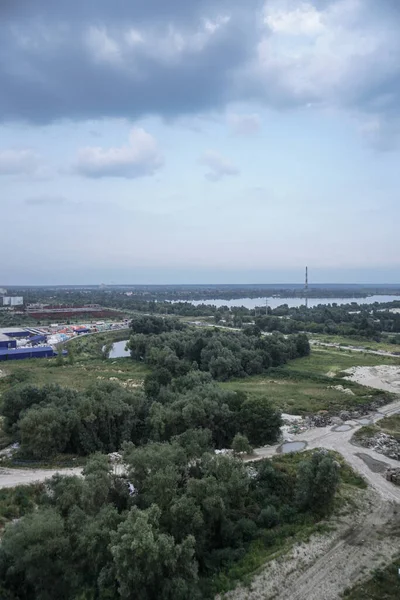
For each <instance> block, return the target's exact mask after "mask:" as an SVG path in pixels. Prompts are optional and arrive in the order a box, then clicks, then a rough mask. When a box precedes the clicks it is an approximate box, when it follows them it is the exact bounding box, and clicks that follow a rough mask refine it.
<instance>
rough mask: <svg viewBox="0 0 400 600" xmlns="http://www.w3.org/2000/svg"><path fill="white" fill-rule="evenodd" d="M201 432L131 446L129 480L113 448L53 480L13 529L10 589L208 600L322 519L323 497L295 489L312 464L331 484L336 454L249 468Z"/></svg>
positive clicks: (4, 583) (2, 565)
mask: <svg viewBox="0 0 400 600" xmlns="http://www.w3.org/2000/svg"><path fill="white" fill-rule="evenodd" d="M193 435H194V436H195V437H196V438H197V442H196V443H195V444H194V445H191V444H189V443H188V436H186V437H185V436H184V435H182V436H180V437H179V438H176V439H175V440H174V441H173V442H171V443H163V444H161V443H150V444H147V445H146V446H143V447H140V448H136V447H134V446H133V445H132V444H126V448H125V455H124V462H125V464H126V465H127V467H128V472H127V474H126V475H125V476H123V477H116V476H113V475H111V473H110V466H109V464H108V459H107V457H105V456H104V455H95V456H94V457H93V458H92V459H91V460H90V461H89V462H88V463H87V466H86V467H85V469H84V472H83V477H82V478H80V477H62V476H60V475H57V476H55V477H53V479H52V480H51V481H50V482H49V483H48V484H47V486H46V488H44V493H43V497H42V501H41V505H40V506H39V508H38V509H37V510H35V511H33V512H31V513H30V514H28V515H27V516H26V517H23V518H22V519H21V520H20V521H18V522H16V523H15V524H12V525H11V524H10V525H8V526H7V527H6V531H5V533H4V537H3V540H2V544H1V545H0V591H1V594H2V596H1V597H2V598H5V599H6V598H8V599H9V600H19V599H21V600H22V599H23V600H36V599H39V600H52V599H53V598H60V599H61V600H77V599H83V600H89V599H90V600H92V599H94V598H97V599H98V600H123V599H126V600H128V599H130V598H135V599H138V600H159V599H164V600H175V599H180V600H187V599H188V598H193V599H198V600H200V598H207V597H210V596H211V595H212V594H213V593H214V591H215V589H216V588H215V585H211V582H212V581H213V580H214V579H215V577H216V576H217V575H220V576H221V575H222V573H228V572H229V578H230V579H229V580H231V579H234V578H235V577H240V576H242V575H243V574H244V573H248V572H249V571H250V570H251V569H252V568H253V569H254V568H256V567H257V566H258V564H259V561H261V560H262V557H265V555H266V553H268V552H271V551H273V550H274V549H276V548H277V547H279V545H280V544H282V543H284V542H285V540H287V539H288V537H291V536H294V535H296V534H297V533H298V532H300V531H303V529H304V527H305V526H306V527H309V525H307V524H308V523H311V522H315V518H316V517H317V518H318V516H319V514H320V510H319V509H320V505H319V504H318V503H317V504H314V503H304V502H303V503H302V505H301V506H300V505H299V502H298V497H299V492H298V493H297V494H296V493H295V487H296V482H297V481H302V484H304V481H305V475H304V473H307V476H308V474H309V472H311V471H312V472H314V474H315V475H316V477H317V478H318V481H319V483H320V484H322V485H324V482H325V481H326V480H327V479H329V477H327V475H326V471H327V470H328V471H329V468H328V469H327V468H326V465H327V464H328V463H327V461H328V460H329V456H324V457H323V458H322V459H321V458H320V457H319V455H318V453H316V454H314V455H305V456H303V457H302V460H301V461H299V460H298V459H297V458H296V459H294V458H290V457H289V458H287V457H281V458H280V461H281V462H276V463H274V462H271V461H268V460H265V461H261V462H259V463H255V464H254V465H253V466H252V467H251V469H249V467H248V466H246V465H245V464H243V462H242V461H239V460H237V459H235V458H233V457H229V456H223V455H218V456H216V455H214V454H211V453H203V451H202V446H204V445H206V444H207V443H208V442H209V434H208V435H207V434H205V435H203V433H202V432H201V431H196V432H194V434H193ZM181 442H182V443H181ZM196 447H197V451H196ZM298 485H299V484H297V486H298ZM314 491H315V490H314ZM330 492H331V493H333V488H332V487H330ZM315 498H316V495H315V493H314V494H313V499H315ZM326 499H327V497H326V495H325V500H326ZM27 510H28V512H29V510H31V509H30V508H29V509H27ZM22 514H23V513H22ZM43 574H45V576H43ZM221 581H222V580H221ZM215 583H216V582H215Z"/></svg>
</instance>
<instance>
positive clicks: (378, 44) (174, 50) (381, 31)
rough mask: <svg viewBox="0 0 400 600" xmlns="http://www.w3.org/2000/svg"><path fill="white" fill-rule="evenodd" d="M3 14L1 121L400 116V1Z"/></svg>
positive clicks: (65, 2)
mask: <svg viewBox="0 0 400 600" xmlns="http://www.w3.org/2000/svg"><path fill="white" fill-rule="evenodd" d="M2 7H3V12H2V14H1V17H2V18H1V20H0V37H1V40H2V52H3V53H4V55H5V56H8V57H10V58H9V59H8V60H7V61H0V89H1V90H2V93H1V95H0V119H1V120H3V121H5V122H6V121H12V120H25V121H30V122H32V123H47V122H51V121H54V120H57V119H64V118H69V119H75V120H85V119H99V118H103V117H124V118H129V119H137V118H138V117H140V116H146V115H150V114H157V115H160V116H162V117H165V118H171V117H173V118H174V117H181V116H184V115H195V114H199V113H207V112H208V111H215V110H223V109H226V108H228V109H229V106H230V105H232V104H233V103H235V102H246V101H248V100H251V101H254V100H255V101H257V102H259V103H261V104H264V105H266V106H268V107H273V108H275V109H279V110H282V109H290V108H293V107H302V106H308V105H311V106H313V107H314V108H315V107H319V106H321V107H329V108H334V109H340V110H346V111H348V112H349V113H356V114H359V115H370V116H372V117H374V116H376V117H378V118H380V119H384V120H388V121H394V120H396V119H400V37H399V36H398V30H399V27H400V11H399V10H398V0H380V1H379V2H377V1H376V0H303V1H302V0H266V1H265V2H264V3H262V2H257V3H250V4H249V3H244V2H242V1H241V0H219V1H218V2H212V1H211V0H191V2H188V1H187V0H169V1H168V2H166V1H165V0H147V1H146V2H126V0H115V1H114V2H112V3H110V2H109V0H96V1H94V0H88V1H87V2H81V1H80V0H58V2H52V3H51V8H49V1H48V0H30V1H29V2H23V1H22V0H15V2H8V3H6V4H4V0H3V3H2ZM5 7H6V8H5ZM166 90H168V93H166Z"/></svg>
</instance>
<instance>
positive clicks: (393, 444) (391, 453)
mask: <svg viewBox="0 0 400 600" xmlns="http://www.w3.org/2000/svg"><path fill="white" fill-rule="evenodd" d="M359 443H360V444H361V445H362V446H364V447H366V448H372V449H373V450H375V452H379V454H383V455H384V456H387V457H388V458H394V459H395V460H400V442H399V441H398V440H396V438H394V437H393V436H391V435H388V434H387V433H376V434H375V435H374V436H372V437H366V438H363V439H361V440H360V441H359Z"/></svg>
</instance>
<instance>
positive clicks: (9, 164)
mask: <svg viewBox="0 0 400 600" xmlns="http://www.w3.org/2000/svg"><path fill="white" fill-rule="evenodd" d="M41 167H42V163H41V160H40V157H39V155H38V154H36V153H35V152H33V150H0V176H1V175H36V174H38V173H39V171H40V169H41Z"/></svg>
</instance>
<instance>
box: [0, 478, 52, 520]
mask: <svg viewBox="0 0 400 600" xmlns="http://www.w3.org/2000/svg"><path fill="white" fill-rule="evenodd" d="M42 491H43V486H42V484H35V485H29V486H28V485H26V486H25V485H19V486H17V487H15V488H3V489H0V526H1V527H3V526H4V525H5V524H6V523H7V522H8V521H10V520H12V519H19V518H21V517H22V516H23V515H25V514H28V513H29V512H32V511H33V510H34V509H35V506H36V503H37V502H38V501H39V498H40V496H41V494H42Z"/></svg>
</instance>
